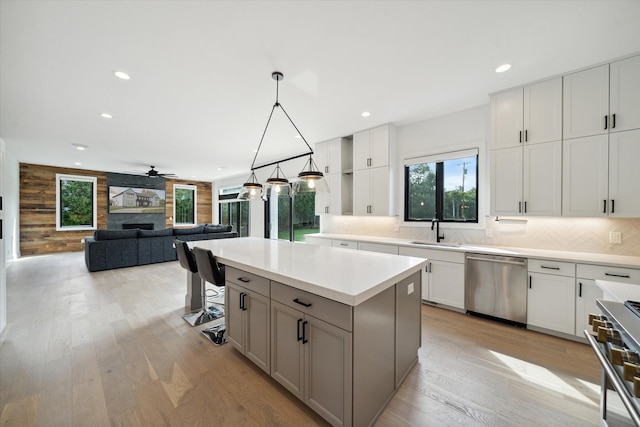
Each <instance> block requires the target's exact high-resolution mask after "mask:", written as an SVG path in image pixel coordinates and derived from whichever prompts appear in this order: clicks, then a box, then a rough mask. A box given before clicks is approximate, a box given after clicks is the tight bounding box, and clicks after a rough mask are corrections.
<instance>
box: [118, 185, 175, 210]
mask: <svg viewBox="0 0 640 427" xmlns="http://www.w3.org/2000/svg"><path fill="white" fill-rule="evenodd" d="M165 202H166V199H165V190H157V189H153V188H136V187H116V186H110V187H109V213H126V214H155V213H157V214H164V210H165V209H164V208H165Z"/></svg>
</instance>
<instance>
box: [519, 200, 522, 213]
mask: <svg viewBox="0 0 640 427" xmlns="http://www.w3.org/2000/svg"><path fill="white" fill-rule="evenodd" d="M518 213H522V202H518Z"/></svg>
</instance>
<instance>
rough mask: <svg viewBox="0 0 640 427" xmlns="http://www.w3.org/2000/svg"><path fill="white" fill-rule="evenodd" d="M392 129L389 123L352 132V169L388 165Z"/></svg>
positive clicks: (390, 157) (390, 158)
mask: <svg viewBox="0 0 640 427" xmlns="http://www.w3.org/2000/svg"><path fill="white" fill-rule="evenodd" d="M392 132H393V129H392V127H391V126H390V125H384V126H380V127H377V128H373V129H369V130H365V131H362V132H356V133H354V134H353V170H361V169H367V168H376V167H380V166H389V164H390V161H391V160H392V156H390V150H391V148H392V147H391V144H392V143H393V142H392Z"/></svg>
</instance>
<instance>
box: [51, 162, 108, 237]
mask: <svg viewBox="0 0 640 427" xmlns="http://www.w3.org/2000/svg"><path fill="white" fill-rule="evenodd" d="M61 181H81V182H90V183H91V184H92V199H93V200H92V208H91V209H92V215H91V217H92V224H91V225H90V226H89V225H73V226H69V225H68V226H63V225H62V221H61V217H60V215H61V214H62V210H61V207H62V206H61V205H60V203H61V194H60V183H61ZM97 228H98V178H97V177H95V176H88V175H71V174H62V173H57V174H56V231H79V230H96V229H97Z"/></svg>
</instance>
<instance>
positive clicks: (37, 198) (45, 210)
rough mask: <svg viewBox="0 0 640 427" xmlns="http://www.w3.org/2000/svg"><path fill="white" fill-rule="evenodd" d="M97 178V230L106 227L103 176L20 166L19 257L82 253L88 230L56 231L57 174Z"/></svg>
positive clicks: (104, 179) (52, 167)
mask: <svg viewBox="0 0 640 427" xmlns="http://www.w3.org/2000/svg"><path fill="white" fill-rule="evenodd" d="M57 173H62V174H69V175H84V176H92V177H96V178H98V188H97V193H98V194H97V196H98V228H106V224H107V174H106V173H105V172H98V171H91V170H84V169H71V168H59V167H54V166H43V165H33V164H28V163H20V254H21V255H39V254H48V253H55V252H71V251H81V250H83V249H84V245H83V243H82V242H81V239H83V238H84V237H86V236H90V235H92V234H93V231H91V230H83V231H56V174H57Z"/></svg>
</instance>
